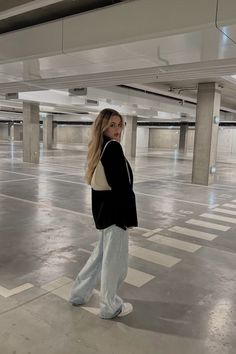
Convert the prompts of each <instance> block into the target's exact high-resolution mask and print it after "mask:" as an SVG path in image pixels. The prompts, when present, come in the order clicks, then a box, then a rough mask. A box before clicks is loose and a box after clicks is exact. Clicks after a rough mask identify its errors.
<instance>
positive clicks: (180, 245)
mask: <svg viewBox="0 0 236 354" xmlns="http://www.w3.org/2000/svg"><path fill="white" fill-rule="evenodd" d="M148 241H152V242H156V243H159V244H160V245H164V246H169V247H173V248H176V249H179V250H182V251H186V252H191V253H193V252H196V251H197V250H199V249H200V248H202V246H200V245H195V244H193V243H190V242H185V241H180V240H176V239H174V238H171V237H166V236H162V235H154V236H152V237H150V238H149V239H148Z"/></svg>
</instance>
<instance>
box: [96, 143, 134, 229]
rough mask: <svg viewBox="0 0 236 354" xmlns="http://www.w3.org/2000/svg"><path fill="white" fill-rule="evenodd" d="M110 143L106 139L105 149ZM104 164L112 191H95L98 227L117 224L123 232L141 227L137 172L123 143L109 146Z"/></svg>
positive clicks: (102, 159)
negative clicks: (125, 151)
mask: <svg viewBox="0 0 236 354" xmlns="http://www.w3.org/2000/svg"><path fill="white" fill-rule="evenodd" d="M108 140H110V139H109V138H107V137H104V143H103V147H104V146H105V144H106V142H107V141H108ZM103 147H102V149H103ZM101 162H102V164H103V167H104V172H105V175H106V178H107V182H108V184H109V185H110V187H111V191H95V190H93V189H92V212H93V218H94V221H95V225H96V228H97V229H105V228H107V227H109V226H111V225H114V224H115V225H117V226H119V227H121V228H123V229H126V228H127V227H133V226H137V225H138V221H137V211H136V202H135V195H134V192H133V173H132V170H131V167H130V164H129V163H128V161H127V160H126V158H125V156H124V153H123V150H122V147H121V145H120V143H119V142H117V141H111V142H110V143H109V144H108V145H107V147H106V149H105V151H104V154H103V156H102V158H101Z"/></svg>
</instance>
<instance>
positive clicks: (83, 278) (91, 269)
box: [69, 232, 103, 305]
mask: <svg viewBox="0 0 236 354" xmlns="http://www.w3.org/2000/svg"><path fill="white" fill-rule="evenodd" d="M102 258H103V235H102V232H100V235H99V241H98V243H97V245H96V247H95V248H94V250H93V253H92V254H91V256H90V257H89V259H88V260H87V263H86V264H85V266H84V267H83V268H82V270H81V271H80V272H79V274H78V276H77V278H76V280H75V282H74V285H73V288H72V291H71V296H70V300H69V301H70V302H71V303H73V304H77V305H80V304H84V303H86V302H87V301H88V300H89V299H90V297H91V295H92V291H93V289H94V288H95V287H96V285H97V282H98V278H99V276H100V274H101V267H102Z"/></svg>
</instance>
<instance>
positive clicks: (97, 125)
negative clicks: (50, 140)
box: [85, 108, 124, 184]
mask: <svg viewBox="0 0 236 354" xmlns="http://www.w3.org/2000/svg"><path fill="white" fill-rule="evenodd" d="M114 116H118V117H120V119H121V122H122V127H124V118H123V117H122V116H121V114H120V113H118V112H117V111H115V110H114V109H111V108H105V109H103V110H102V111H101V112H100V113H99V115H98V116H97V118H96V119H95V121H94V122H93V124H92V127H91V134H90V139H89V143H88V154H87V168H86V174H85V179H86V181H87V183H88V184H90V183H91V180H92V176H93V172H94V170H95V168H96V166H97V164H98V162H99V159H100V155H101V149H102V145H103V141H104V139H103V134H104V132H105V130H106V129H107V128H108V127H109V125H110V119H111V118H112V117H114Z"/></svg>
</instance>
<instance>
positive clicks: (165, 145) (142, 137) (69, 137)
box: [0, 123, 236, 153]
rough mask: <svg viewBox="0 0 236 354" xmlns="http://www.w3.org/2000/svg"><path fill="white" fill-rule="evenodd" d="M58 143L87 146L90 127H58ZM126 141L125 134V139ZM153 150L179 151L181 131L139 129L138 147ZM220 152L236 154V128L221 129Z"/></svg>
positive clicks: (3, 131) (3, 128) (0, 128)
mask: <svg viewBox="0 0 236 354" xmlns="http://www.w3.org/2000/svg"><path fill="white" fill-rule="evenodd" d="M57 129H58V131H57V134H58V135H57V142H58V143H63V144H87V142H88V136H89V132H90V126H78V125H68V126H66V125H65V126H64V125H58V126H57ZM14 132H15V138H14V140H15V141H22V138H23V126H22V124H14ZM194 134H195V130H194V129H189V130H188V151H189V152H190V151H193V146H194ZM42 139H43V129H42V126H41V127H40V140H42ZM124 139H125V134H124V138H123V140H124ZM0 140H8V124H5V123H0ZM148 140H149V147H150V148H152V149H177V148H178V145H179V129H178V128H177V129H176V128H174V129H168V128H146V127H138V128H137V147H138V148H144V147H148ZM218 152H226V153H227V152H228V153H236V128H232V127H230V128H227V127H226V128H223V127H220V128H219V135H218Z"/></svg>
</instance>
